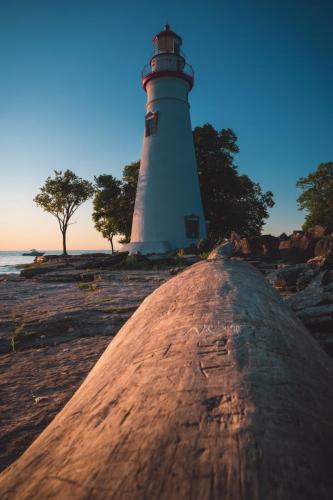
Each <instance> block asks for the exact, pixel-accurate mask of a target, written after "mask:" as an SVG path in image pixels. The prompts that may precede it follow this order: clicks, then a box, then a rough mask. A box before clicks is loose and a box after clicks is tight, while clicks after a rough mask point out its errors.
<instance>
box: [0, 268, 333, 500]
mask: <svg viewBox="0 0 333 500" xmlns="http://www.w3.org/2000/svg"><path fill="white" fill-rule="evenodd" d="M332 417H333V363H332V361H331V359H330V358H329V357H328V356H327V355H326V354H325V353H324V352H323V351H322V350H321V348H320V347H319V346H318V345H317V344H316V342H315V341H314V340H313V339H312V338H311V337H310V335H309V334H308V332H307V331H306V330H305V328H304V327H303V326H302V324H301V323H300V321H299V320H298V319H297V318H296V316H294V314H293V313H292V312H291V311H290V310H289V309H288V307H287V306H286V305H285V304H284V303H283V302H282V300H281V299H280V297H279V296H278V294H277V292H276V291H275V290H273V289H272V288H271V287H270V285H268V284H267V283H266V282H265V281H264V279H263V278H262V276H261V275H260V274H259V272H257V271H256V270H255V269H254V268H252V267H250V266H249V265H247V264H245V263H241V262H237V261H228V260H227V261H223V260H216V261H211V262H204V263H199V264H196V265H194V266H192V267H191V268H190V269H188V270H186V271H185V272H183V273H182V274H180V275H178V276H176V277H175V278H173V279H172V280H170V281H169V282H168V283H166V284H165V285H162V286H161V287H160V288H159V289H158V290H156V291H155V292H154V293H153V294H152V295H150V296H149V297H148V298H147V299H146V300H145V301H144V302H143V304H142V305H141V307H140V308H139V309H138V310H137V311H136V312H135V314H134V315H133V316H132V317H131V318H130V320H129V321H128V322H127V323H126V324H125V326H124V327H123V328H122V329H121V330H120V332H119V333H118V335H117V336H116V338H115V340H113V341H112V343H111V345H110V346H109V347H108V349H107V350H106V351H105V353H104V354H103V356H102V357H101V358H100V360H99V361H98V362H97V364H96V365H95V367H94V369H93V370H92V371H91V372H90V374H89V375H88V377H87V378H86V380H85V381H84V383H83V384H82V386H81V387H80V389H79V390H78V391H77V392H76V394H75V395H74V396H73V398H72V399H71V400H70V401H69V403H68V404H67V405H66V407H65V408H64V410H63V411H61V412H60V413H59V414H58V415H57V417H56V418H55V419H54V420H53V422H52V423H51V424H50V425H49V427H48V428H47V429H46V430H45V431H44V432H43V433H42V434H41V435H40V437H39V438H38V439H37V440H36V441H35V442H34V443H33V444H32V446H31V447H30V448H29V449H28V450H27V451H26V452H25V453H24V454H23V455H22V457H21V458H20V459H19V460H18V461H17V462H16V463H15V464H13V465H12V466H11V467H10V468H9V469H7V470H6V471H5V472H4V473H3V474H2V476H1V480H0V497H1V498H2V499H12V498H15V499H20V500H21V499H28V498H29V499H47V498H59V499H72V500H73V499H105V498H107V499H109V498H110V499H131V500H133V499H148V500H151V499H159V500H161V499H165V500H172V499H200V500H201V499H203V500H205V499H227V500H248V499H249V500H252V499H261V500H269V499H281V500H288V499H290V500H291V499H292V500H298V499H302V500H306V499H311V500H312V499H321V500H322V499H331V498H333V474H332V460H333V422H332V420H333V419H332Z"/></svg>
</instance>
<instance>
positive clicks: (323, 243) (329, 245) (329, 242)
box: [314, 235, 333, 257]
mask: <svg viewBox="0 0 333 500" xmlns="http://www.w3.org/2000/svg"><path fill="white" fill-rule="evenodd" d="M330 251H331V252H332V251H333V236H332V235H330V236H324V238H321V239H320V240H319V241H318V242H317V243H316V246H315V249H314V255H315V256H316V257H318V256H321V255H327V254H328V252H330Z"/></svg>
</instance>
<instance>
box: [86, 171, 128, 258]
mask: <svg viewBox="0 0 333 500" xmlns="http://www.w3.org/2000/svg"><path fill="white" fill-rule="evenodd" d="M121 200H122V183H121V181H119V180H118V179H116V178H115V177H113V176H112V175H106V174H103V175H99V176H98V177H95V196H94V200H93V214H92V219H93V221H94V224H95V228H96V229H97V231H99V232H100V233H101V234H102V236H103V238H106V239H107V240H108V241H109V242H110V245H111V249H112V253H113V252H114V246H113V238H114V236H115V235H116V234H117V233H119V232H121V222H120V221H121V215H122V206H121Z"/></svg>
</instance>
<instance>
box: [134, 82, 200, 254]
mask: <svg viewBox="0 0 333 500" xmlns="http://www.w3.org/2000/svg"><path fill="white" fill-rule="evenodd" d="M146 90H147V113H148V112H149V111H152V112H158V128H157V133H156V134H155V135H151V136H149V137H144V140H143V149H142V157H141V168H140V175H139V183H138V189H137V195H136V203H135V209H134V215H133V226H132V235H131V246H130V251H132V252H134V251H137V250H140V251H141V252H143V253H144V252H145V251H146V252H150V251H163V248H164V247H165V248H164V249H166V248H178V247H186V246H188V245H190V244H191V243H193V242H197V241H198V240H199V239H202V238H205V237H206V228H205V220H204V215H203V209H202V203H201V197H200V190H199V181H198V175H197V166H196V159H195V151H194V144H193V136H192V126H191V120H190V112H189V104H188V98H187V94H188V90H189V84H188V83H187V82H186V81H184V80H182V79H180V78H177V77H159V78H156V79H153V80H151V81H149V82H148V84H147V87H146ZM190 214H196V215H198V216H199V218H200V219H199V238H198V239H188V238H186V232H185V220H184V217H185V216H186V215H190ZM140 242H141V245H140ZM142 243H144V244H143V245H142ZM155 248H156V249H155Z"/></svg>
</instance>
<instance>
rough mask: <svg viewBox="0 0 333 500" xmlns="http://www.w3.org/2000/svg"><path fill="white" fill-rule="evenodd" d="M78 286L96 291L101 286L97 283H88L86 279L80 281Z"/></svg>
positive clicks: (81, 288)
mask: <svg viewBox="0 0 333 500" xmlns="http://www.w3.org/2000/svg"><path fill="white" fill-rule="evenodd" d="M78 287H79V288H80V290H84V291H86V292H96V290H97V289H98V288H99V286H98V284H97V283H87V282H86V281H79V283H78Z"/></svg>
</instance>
